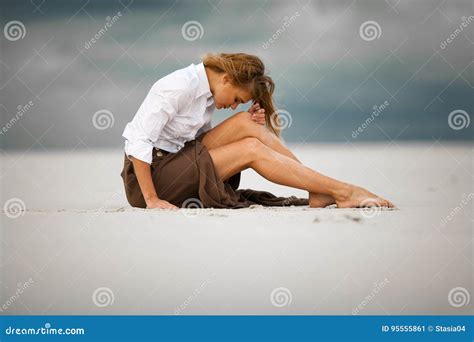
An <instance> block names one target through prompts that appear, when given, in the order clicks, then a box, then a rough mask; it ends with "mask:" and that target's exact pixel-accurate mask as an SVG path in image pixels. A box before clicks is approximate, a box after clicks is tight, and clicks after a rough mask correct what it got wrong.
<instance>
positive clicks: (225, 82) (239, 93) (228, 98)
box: [213, 73, 252, 110]
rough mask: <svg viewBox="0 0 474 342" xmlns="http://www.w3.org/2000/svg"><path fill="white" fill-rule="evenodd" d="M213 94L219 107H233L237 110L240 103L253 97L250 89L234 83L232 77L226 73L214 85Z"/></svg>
mask: <svg viewBox="0 0 474 342" xmlns="http://www.w3.org/2000/svg"><path fill="white" fill-rule="evenodd" d="M213 96H214V104H215V106H216V108H217V109H224V108H232V109H233V110H235V109H236V108H237V106H238V105H239V104H241V103H245V102H248V101H250V100H251V99H252V95H251V94H250V92H249V91H248V90H246V89H242V88H239V87H237V86H235V85H233V84H232V82H231V78H230V77H229V76H228V75H227V74H225V73H224V74H222V76H221V77H219V82H217V84H216V85H215V87H214V93H213Z"/></svg>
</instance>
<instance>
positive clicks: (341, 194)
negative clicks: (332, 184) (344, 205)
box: [331, 183, 354, 201]
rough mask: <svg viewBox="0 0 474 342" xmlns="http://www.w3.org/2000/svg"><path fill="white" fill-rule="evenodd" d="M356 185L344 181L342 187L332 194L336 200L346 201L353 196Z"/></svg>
mask: <svg viewBox="0 0 474 342" xmlns="http://www.w3.org/2000/svg"><path fill="white" fill-rule="evenodd" d="M353 190H354V186H353V185H351V184H348V183H342V184H341V186H340V187H338V188H336V189H334V190H332V191H331V196H332V197H334V199H335V200H336V201H345V200H347V199H349V198H350V197H351V194H352V192H353Z"/></svg>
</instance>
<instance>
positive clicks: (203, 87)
mask: <svg viewBox="0 0 474 342" xmlns="http://www.w3.org/2000/svg"><path fill="white" fill-rule="evenodd" d="M195 68H196V72H197V76H198V79H199V85H198V89H197V92H196V98H198V97H200V96H203V95H204V96H206V98H207V99H208V102H209V98H211V99H212V93H211V88H210V87H209V80H208V79H207V74H206V70H205V69H204V64H203V63H199V64H197V65H196V66H195Z"/></svg>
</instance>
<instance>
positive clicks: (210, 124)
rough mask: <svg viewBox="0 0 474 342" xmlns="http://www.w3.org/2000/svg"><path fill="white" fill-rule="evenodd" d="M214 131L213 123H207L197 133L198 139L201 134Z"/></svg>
mask: <svg viewBox="0 0 474 342" xmlns="http://www.w3.org/2000/svg"><path fill="white" fill-rule="evenodd" d="M211 129H212V123H211V121H209V122H206V123H205V124H204V125H203V126H202V127H201V128H199V130H198V131H197V133H196V137H199V136H200V135H201V134H203V133H206V132H207V131H209V130H211Z"/></svg>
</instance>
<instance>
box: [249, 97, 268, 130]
mask: <svg viewBox="0 0 474 342" xmlns="http://www.w3.org/2000/svg"><path fill="white" fill-rule="evenodd" d="M248 112H249V113H250V114H251V115H252V120H253V121H255V122H256V123H259V124H260V125H265V109H263V108H260V104H259V103H258V102H255V103H254V104H253V105H252V106H251V107H250V108H249V110H248Z"/></svg>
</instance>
